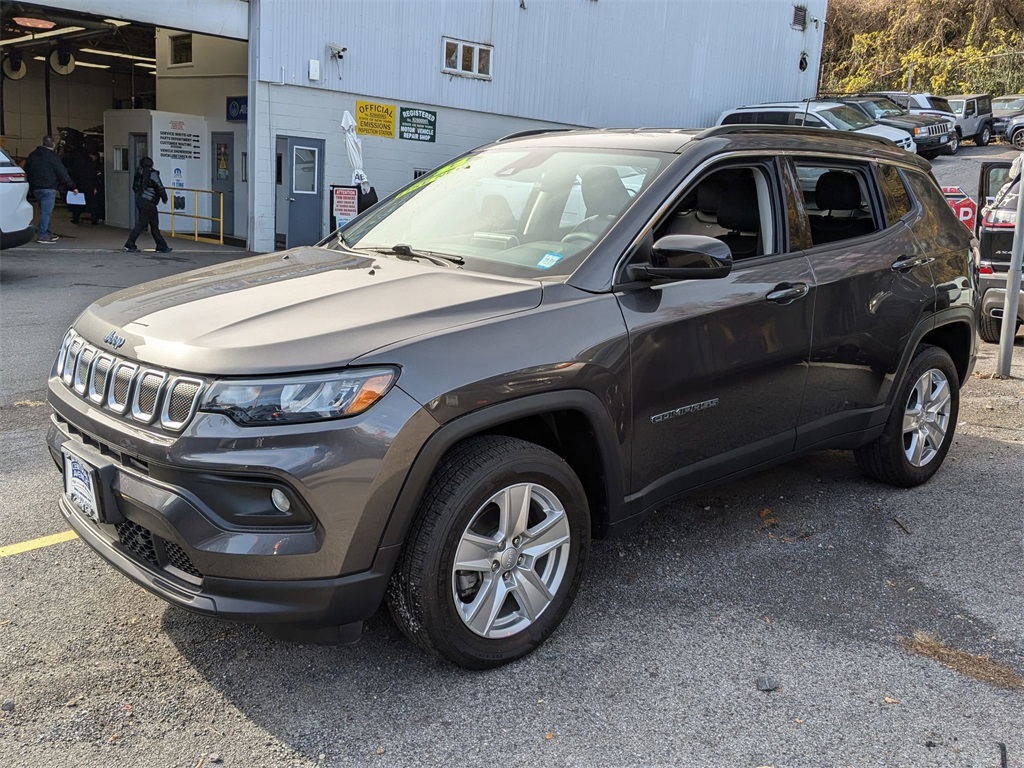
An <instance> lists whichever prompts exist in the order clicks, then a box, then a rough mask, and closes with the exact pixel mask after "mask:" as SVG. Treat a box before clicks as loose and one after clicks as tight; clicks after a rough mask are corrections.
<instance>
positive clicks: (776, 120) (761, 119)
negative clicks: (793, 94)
mask: <svg viewBox="0 0 1024 768" xmlns="http://www.w3.org/2000/svg"><path fill="white" fill-rule="evenodd" d="M754 122H757V123H761V124H762V125H792V124H793V113H792V112H777V111H773V112H758V113H757V118H756V119H755V121H754Z"/></svg>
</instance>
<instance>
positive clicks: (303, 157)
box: [276, 136, 324, 248]
mask: <svg viewBox="0 0 1024 768" xmlns="http://www.w3.org/2000/svg"><path fill="white" fill-rule="evenodd" d="M277 153H278V155H279V156H280V157H281V162H282V179H281V181H282V184H281V186H280V187H278V190H279V195H280V196H281V201H280V203H281V204H279V205H278V217H279V221H278V222H277V227H276V230H277V232H280V233H283V234H284V236H285V237H284V244H285V247H286V248H294V247H295V246H298V245H312V244H313V243H316V242H319V241H320V240H321V238H322V237H323V207H324V206H323V201H324V192H323V187H324V170H323V169H324V166H323V162H324V141H323V139H306V138H300V137H298V136H279V137H278V138H277Z"/></svg>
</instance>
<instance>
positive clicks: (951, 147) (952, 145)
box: [946, 131, 960, 155]
mask: <svg viewBox="0 0 1024 768" xmlns="http://www.w3.org/2000/svg"><path fill="white" fill-rule="evenodd" d="M959 149H960V131H953V138H951V139H950V140H949V144H947V145H946V152H947V154H950V155H955V154H956V153H957V150H959Z"/></svg>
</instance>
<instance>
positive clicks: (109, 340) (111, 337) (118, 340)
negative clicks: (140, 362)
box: [103, 331, 124, 349]
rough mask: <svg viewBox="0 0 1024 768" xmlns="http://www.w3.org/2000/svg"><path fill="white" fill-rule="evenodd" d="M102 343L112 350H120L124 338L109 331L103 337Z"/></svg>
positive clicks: (115, 332)
mask: <svg viewBox="0 0 1024 768" xmlns="http://www.w3.org/2000/svg"><path fill="white" fill-rule="evenodd" d="M103 343H104V344H109V345H110V346H112V347H113V348H114V349H120V348H121V347H123V346H124V338H123V337H121V336H118V335H117V331H111V332H110V333H108V334H107V335H106V336H104V337H103Z"/></svg>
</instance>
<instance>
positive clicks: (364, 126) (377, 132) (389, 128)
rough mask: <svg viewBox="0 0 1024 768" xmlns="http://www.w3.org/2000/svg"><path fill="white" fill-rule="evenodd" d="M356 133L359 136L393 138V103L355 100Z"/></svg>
mask: <svg viewBox="0 0 1024 768" xmlns="http://www.w3.org/2000/svg"><path fill="white" fill-rule="evenodd" d="M356 133H358V134H359V135H360V136H383V137H384V138H385V139H393V138H395V105H394V104H378V103H377V102H375V101H357V102H356Z"/></svg>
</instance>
